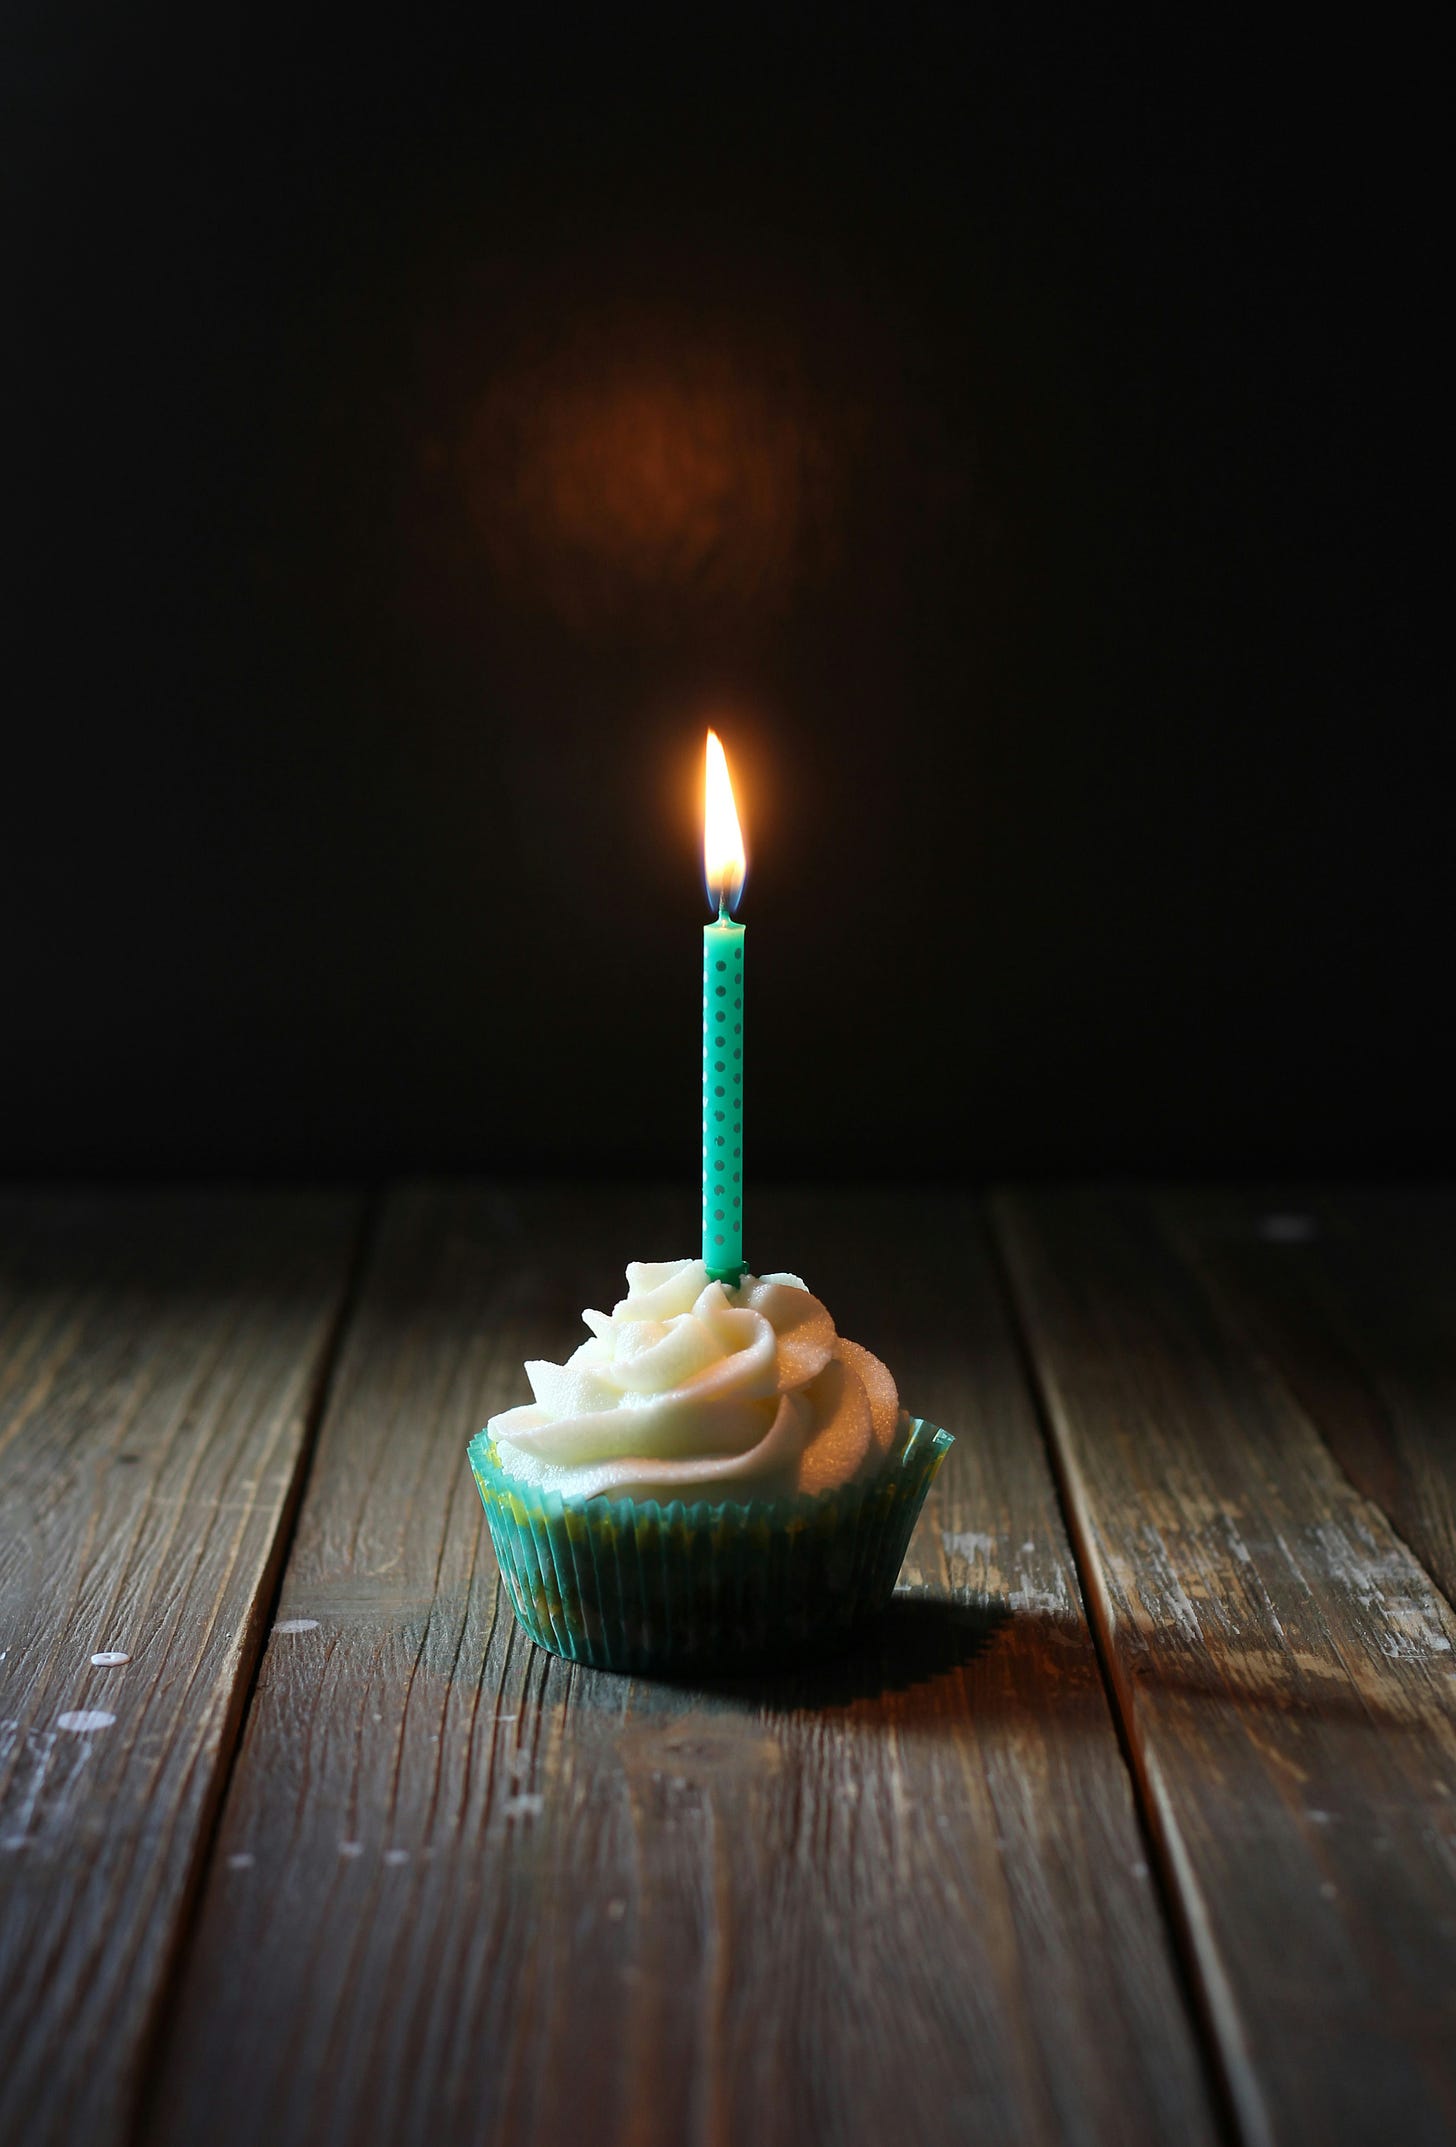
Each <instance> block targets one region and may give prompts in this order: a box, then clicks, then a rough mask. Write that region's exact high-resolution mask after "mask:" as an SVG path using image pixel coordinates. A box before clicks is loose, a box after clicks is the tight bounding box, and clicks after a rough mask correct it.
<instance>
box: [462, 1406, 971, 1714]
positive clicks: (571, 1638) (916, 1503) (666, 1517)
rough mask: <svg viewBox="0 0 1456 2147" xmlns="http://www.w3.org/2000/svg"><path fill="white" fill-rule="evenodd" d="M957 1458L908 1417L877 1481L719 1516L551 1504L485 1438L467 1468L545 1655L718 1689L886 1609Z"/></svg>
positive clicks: (946, 1442)
mask: <svg viewBox="0 0 1456 2147" xmlns="http://www.w3.org/2000/svg"><path fill="white" fill-rule="evenodd" d="M953 1444H954V1441H953V1440H952V1438H951V1435H950V1433H949V1432H947V1431H941V1430H938V1429H937V1427H936V1426H935V1425H934V1424H927V1423H926V1422H925V1421H924V1419H923V1418H921V1417H912V1416H908V1415H906V1414H905V1413H904V1412H903V1411H902V1413H901V1417H900V1436H899V1438H898V1439H897V1442H896V1445H895V1449H894V1452H893V1454H892V1455H891V1457H890V1458H889V1459H888V1460H887V1461H886V1463H885V1466H884V1467H883V1468H882V1469H881V1470H880V1471H879V1473H878V1474H877V1475H875V1476H872V1477H870V1478H869V1479H868V1480H867V1481H866V1482H864V1483H851V1484H844V1485H841V1486H840V1488H839V1489H838V1490H836V1491H826V1492H822V1493H820V1494H818V1495H817V1496H816V1495H812V1494H809V1493H804V1492H801V1493H798V1494H797V1495H795V1496H794V1497H791V1498H773V1499H764V1498H759V1499H749V1500H747V1501H739V1500H736V1499H730V1500H727V1501H725V1502H724V1503H722V1504H719V1505H711V1504H709V1502H708V1501H707V1500H706V1499H700V1500H697V1501H695V1502H694V1503H693V1504H692V1505H686V1504H684V1502H683V1501H682V1500H681V1499H673V1500H672V1501H671V1502H670V1503H669V1504H667V1505H663V1504H661V1503H660V1502H659V1501H658V1500H657V1499H655V1498H651V1499H630V1498H622V1499H611V1498H606V1497H598V1498H589V1499H573V1498H568V1497H565V1496H563V1494H562V1493H561V1492H560V1491H541V1490H538V1489H537V1488H536V1487H535V1486H533V1485H526V1484H521V1483H517V1482H515V1481H514V1480H513V1479H512V1478H511V1477H510V1476H509V1475H507V1473H506V1472H505V1471H504V1470H503V1469H502V1468H501V1466H500V1464H499V1460H498V1458H497V1455H496V1451H495V1448H494V1446H493V1445H492V1444H491V1441H490V1438H489V1436H488V1434H487V1433H485V1432H483V1431H482V1432H477V1434H476V1436H475V1437H474V1438H473V1439H472V1440H471V1442H470V1466H471V1469H472V1471H473V1472H474V1475H475V1481H476V1483H477V1485H478V1486H479V1489H480V1496H481V1500H482V1502H483V1504H484V1506H485V1518H486V1520H487V1522H488V1523H489V1526H490V1534H491V1541H492V1542H493V1543H494V1545H495V1554H496V1559H497V1561H498V1563H499V1565H500V1570H501V1577H502V1579H503V1580H504V1581H505V1584H506V1589H507V1592H508V1593H509V1595H510V1599H511V1605H512V1608H513V1609H514V1611H515V1613H516V1617H517V1619H518V1620H519V1622H520V1624H521V1626H522V1628H523V1629H524V1630H525V1631H526V1632H527V1633H529V1635H530V1637H531V1638H532V1639H533V1640H534V1641H536V1642H537V1643H538V1645H539V1646H541V1647H543V1648H550V1650H551V1651H552V1653H553V1654H556V1655H564V1656H566V1657H567V1658H568V1660H570V1661H572V1662H586V1663H592V1664H594V1665H595V1666H596V1667H597V1668H598V1669H603V1670H627V1671H635V1672H638V1673H642V1672H649V1673H652V1672H655V1673H659V1674H660V1673H663V1672H689V1673H692V1672H696V1673H699V1674H708V1675H711V1674H721V1673H723V1672H725V1671H728V1670H736V1669H745V1668H749V1667H753V1666H758V1665H763V1664H768V1663H772V1662H782V1661H785V1660H790V1659H794V1658H797V1657H803V1656H807V1655H813V1654H818V1653H825V1652H828V1651H829V1650H831V1649H833V1648H834V1647H836V1646H839V1645H842V1644H843V1643H844V1642H845V1641H846V1640H848V1639H849V1638H850V1637H851V1636H852V1634H853V1632H854V1630H855V1628H856V1627H857V1626H859V1625H861V1624H862V1623H863V1622H864V1621H865V1620H866V1619H868V1618H871V1617H873V1616H874V1615H875V1614H876V1612H878V1611H880V1610H883V1608H884V1607H885V1605H886V1603H888V1601H889V1599H890V1596H891V1594H892V1593H893V1591H894V1586H895V1580H896V1577H897V1575H898V1574H899V1571H900V1567H901V1564H902V1562H903V1560H904V1557H905V1551H906V1547H907V1545H908V1544H909V1541H910V1533H911V1530H912V1529H913V1528H914V1526H915V1523H916V1520H917V1519H918V1517H919V1513H920V1508H921V1506H922V1505H923V1504H924V1502H925V1494H926V1492H927V1491H928V1490H929V1489H930V1485H931V1481H932V1479H933V1478H934V1475H935V1472H936V1470H937V1469H938V1468H939V1467H940V1464H941V1462H942V1461H943V1460H944V1459H945V1457H946V1454H947V1453H948V1452H949V1451H950V1448H951V1446H952V1445H953Z"/></svg>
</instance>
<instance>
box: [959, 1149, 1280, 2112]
mask: <svg viewBox="0 0 1456 2147" xmlns="http://www.w3.org/2000/svg"><path fill="white" fill-rule="evenodd" d="M1009 1197H1011V1195H1010V1192H1009V1189H1007V1191H1005V1192H1000V1191H998V1192H997V1193H995V1194H993V1196H992V1198H991V1199H990V1200H989V1201H988V1203H987V1205H986V1211H985V1235H986V1241H987V1245H988V1247H989V1251H990V1267H991V1271H992V1273H993V1274H994V1276H995V1278H996V1286H997V1289H998V1290H999V1292H1000V1295H1001V1303H1002V1307H1003V1310H1004V1312H1005V1316H1006V1325H1007V1329H1008V1332H1009V1333H1010V1336H1011V1341H1012V1346H1013V1348H1014V1349H1015V1352H1016V1355H1017V1359H1018V1361H1019V1363H1020V1366H1021V1372H1022V1377H1023V1379H1024V1380H1025V1383H1026V1391H1027V1395H1028V1398H1029V1400H1030V1404H1031V1408H1032V1410H1033V1412H1034V1414H1035V1417H1036V1422H1037V1429H1038V1430H1039V1432H1040V1433H1041V1442H1042V1450H1043V1452H1044V1453H1045V1455H1046V1459H1047V1467H1048V1468H1049V1470H1050V1471H1051V1478H1052V1483H1053V1486H1054V1487H1055V1490H1056V1495H1057V1504H1058V1506H1059V1508H1060V1509H1061V1516H1062V1525H1063V1526H1064V1527H1065V1529H1066V1531H1067V1541H1068V1544H1069V1545H1070V1547H1071V1552H1072V1563H1073V1566H1074V1568H1075V1570H1076V1575H1077V1585H1078V1587H1079V1589H1080V1590H1081V1596H1082V1607H1083V1610H1084V1611H1085V1613H1086V1618H1087V1624H1088V1628H1089V1630H1090V1631H1091V1634H1092V1646H1093V1651H1094V1653H1095V1655H1096V1658H1097V1667H1098V1670H1099V1671H1100V1673H1101V1676H1102V1684H1103V1688H1104V1690H1105V1691H1106V1694H1107V1709H1108V1713H1109V1714H1110V1715H1111V1717H1112V1723H1113V1728H1114V1729H1115V1730H1116V1732H1117V1743H1118V1749H1119V1751H1120V1752H1121V1753H1122V1758H1123V1764H1124V1766H1125V1767H1126V1768H1127V1772H1128V1779H1129V1781H1130V1782H1131V1784H1132V1796H1133V1808H1134V1810H1135V1811H1136V1813H1137V1820H1138V1827H1139V1830H1140V1832H1141V1834H1142V1837H1143V1842H1144V1844H1145V1846H1146V1848H1147V1852H1148V1863H1149V1866H1150V1868H1151V1870H1152V1873H1153V1876H1154V1878H1155V1879H1156V1881H1157V1888H1158V1899H1159V1902H1160V1903H1161V1905H1162V1909H1163V1916H1164V1919H1165V1921H1166V1923H1167V1925H1168V1930H1169V1935H1170V1938H1171V1942H1172V1953H1173V1958H1174V1960H1175V1962H1176V1963H1177V1967H1178V1977H1179V1983H1180V1986H1181V1989H1182V1994H1183V2000H1184V2003H1185V2005H1186V2007H1187V2009H1188V2015H1189V2018H1190V2020H1191V2021H1192V2022H1193V2026H1194V2030H1195V2033H1196V2036H1197V2041H1198V2051H1199V2056H1200V2057H1201V2058H1202V2060H1203V2067H1204V2072H1205V2075H1206V2077H1207V2081H1208V2087H1209V2093H1210V2099H1211V2101H1212V2104H1213V2110H1214V2115H1215V2117H1216V2119H1217V2122H1218V2126H1219V2130H1220V2131H1221V2132H1222V2134H1223V2135H1224V2137H1225V2139H1227V2140H1228V2141H1230V2142H1240V2141H1243V2140H1244V2138H1245V2133H1244V2127H1243V2125H1242V2123H1241V2122H1240V2118H1239V2111H1238V2104H1237V2101H1236V2099H1235V2095H1234V2087H1233V2082H1232V2080H1231V2079H1230V2077H1229V2073H1228V2069H1227V2067H1226V2065H1225V2062H1224V2045H1223V2041H1222V2035H1221V2030H1220V2021H1221V2018H1222V2014H1221V2009H1220V2007H1219V2006H1218V2005H1217V2004H1216V2003H1215V2001H1214V1999H1213V1997H1212V1995H1211V1994H1210V1992H1209V1991H1208V1990H1207V1988H1206V1986H1205V1983H1204V1978H1203V1974H1202V1970H1201V1967H1200V1963H1199V1958H1198V1952H1197V1947H1196V1944H1195V1941H1194V1934H1193V1929H1192V1926H1191V1924H1190V1922H1189V1918H1188V1914H1187V1911H1186V1907H1185V1891H1184V1889H1185V1884H1186V1877H1187V1875H1186V1873H1184V1872H1182V1871H1181V1870H1180V1867H1179V1860H1178V1857H1177V1854H1176V1852H1175V1849H1174V1846H1173V1844H1172V1843H1171V1842H1170V1841H1169V1839H1168V1837H1167V1835H1166V1833H1165V1831H1164V1828H1163V1825H1162V1821H1161V1818H1160V1816H1159V1812H1158V1803H1157V1798H1156V1797H1155V1796H1154V1795H1153V1791H1152V1784H1151V1782H1150V1781H1149V1779H1148V1774H1147V1770H1146V1766H1145V1764H1144V1757H1143V1754H1142V1753H1141V1752H1140V1751H1139V1749H1138V1744H1137V1739H1136V1738H1135V1736H1134V1735H1133V1732H1132V1705H1131V1696H1130V1694H1128V1693H1127V1692H1126V1691H1125V1690H1124V1687H1123V1682H1122V1677H1121V1673H1120V1672H1119V1670H1118V1667H1117V1657H1116V1652H1115V1650H1114V1649H1113V1647H1112V1645H1111V1624H1112V1621H1111V1606H1110V1604H1109V1602H1108V1600H1107V1594H1106V1590H1105V1588H1104V1586H1103V1582H1102V1576H1101V1573H1100V1571H1099V1570H1098V1565H1097V1560H1096V1558H1095V1557H1094V1556H1093V1554H1092V1544H1091V1531H1090V1525H1089V1519H1088V1515H1087V1512H1086V1509H1085V1505H1084V1502H1083V1501H1082V1499H1081V1498H1080V1497H1079V1495H1078V1493H1077V1490H1076V1487H1075V1485H1074V1484H1073V1483H1072V1482H1071V1480H1070V1478H1069V1476H1068V1472H1067V1468H1066V1465H1065V1457H1064V1455H1063V1453H1062V1449H1061V1446H1060V1443H1059V1442H1058V1439H1057V1436H1056V1431H1055V1428H1054V1426H1053V1424H1052V1417H1051V1411H1050V1408H1049V1406H1048V1401H1047V1393H1046V1388H1045V1386H1044V1384H1043V1382H1042V1376H1041V1369H1040V1366H1039V1365H1038V1363H1037V1359H1036V1352H1035V1350H1034V1349H1033V1347H1032V1341H1031V1335H1030V1332H1029V1330H1028V1327H1027V1323H1026V1319H1025V1317H1024V1315H1023V1311H1022V1304H1021V1298H1020V1295H1019V1293H1018V1291H1017V1288H1016V1283H1015V1278H1014V1277H1013V1275H1012V1273H1011V1269H1010V1264H1009V1262H1008V1260H1007V1257H1006V1247H1005V1245H1004V1243H1003V1241H1002V1232H1001V1220H1000V1203H1001V1201H1002V1200H1003V1199H1004V1198H1009ZM1226 2003H1227V2000H1226V1999H1225V2004H1226ZM1250 2147H1253V2143H1250ZM1258 2147H1265V2143H1263V2142H1260V2143H1258Z"/></svg>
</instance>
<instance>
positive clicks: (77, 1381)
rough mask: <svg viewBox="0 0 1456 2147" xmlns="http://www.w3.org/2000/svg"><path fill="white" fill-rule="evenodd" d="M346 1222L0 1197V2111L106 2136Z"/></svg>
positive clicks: (248, 1641)
mask: <svg viewBox="0 0 1456 2147" xmlns="http://www.w3.org/2000/svg"><path fill="white" fill-rule="evenodd" d="M356 1225H357V1209H356V1207H355V1205H354V1204H353V1203H351V1202H349V1201H346V1200H342V1199H336V1198H323V1197H317V1198H315V1197H299V1198H286V1199H285V1198H270V1197H268V1196H266V1195H261V1194H226V1195H212V1194H209V1195H203V1194H170V1195H167V1194H162V1195H155V1196H110V1197H98V1198H95V1199H88V1198H82V1197H74V1196H72V1197H63V1198H44V1197H17V1198H10V1199H6V1200H4V1201H3V1202H0V2023H3V2026H0V2038H3V2048H4V2059H3V2062H0V2138H4V2139H6V2140H15V2141H21V2140H23V2141H25V2142H26V2147H42V2143H45V2142H49V2141H58V2142H61V2141H64V2142H68V2143H69V2142H74V2141H76V2140H86V2141H87V2142H88V2143H90V2147H107V2143H109V2142H112V2141H118V2140H120V2139H122V2138H123V2137H125V2135H126V2129H127V2120H128V2115H129V2110H130V2106H131V2103H132V2100H133V2098H134V2093H135V2086H136V2079H137V2074H138V2070H139V2060H140V2057H141V2054H142V2045H143V2041H144V2038H145V2035H146V2033H147V2031H148V2027H149V2024H150V2022H151V2019H152V2015H153V2013H154V2010H155V2008H156V2005H157V2001H158V1994H159V1991H160V1990H161V1988H162V1986H163V1982H164V1978H165V1975H166V1972H167V1969H168V1967H169V1964H170V1961H171V1959H172V1957H173V1953H174V1950H175V1945H176V1941H177V1938H178V1935H179V1928H180V1922H181V1919H182V1917H183V1916H184V1914H185V1911H186V1908H187V1906H188V1901H189V1890H190V1888H191V1887H192V1884H193V1882H194V1878H195V1873H196V1869H197V1866H198V1863H199V1858H200V1855H201V1853H202V1851H203V1849H204V1848H205V1844H206V1840H207V1836H208V1833H209V1830H210V1827H211V1824H212V1821H213V1819H214V1817H215V1814H216V1809H217V1801H218V1796H219V1793H220V1790H221V1786H222V1779H223V1775H224V1772H225V1768H226V1764H227V1761H228V1759H229V1757H230V1753H231V1750H232V1748H233V1745H234V1743H235V1740H236V1734H237V1729H238V1724H239V1718H240V1715H241V1708H242V1701H243V1698H244V1695H245V1693H246V1689H247V1685H248V1681H249V1678H250V1676H251V1673H252V1668H253V1664H254V1661H255V1659H256V1653H257V1648H258V1645H259V1642H260V1638H261V1634H260V1613H259V1606H260V1602H261V1601H262V1599H263V1598H265V1597H266V1596H267V1594H268V1592H269V1589H270V1585H271V1583H272V1582H273V1581H274V1580H275V1579H276V1564H277V1561H276V1554H277V1552H278V1550H279V1547H280V1531H281V1529H282V1527H283V1525H284V1522H285V1519H286V1517H287V1516H288V1514H289V1511H290V1502H291V1500H292V1499H293V1497H294V1493H295V1488H296V1485H297V1482H298V1477H299V1469H300V1462H301V1459H302V1457H303V1454H304V1449H305V1438H306V1427H307V1424H308V1420H309V1414H310V1410H311V1408H312V1407H313V1405H314V1402H315V1398H316V1397H317V1395H318V1391H319V1384H320V1377H321V1373H322V1370H323V1367H324V1364H325V1361H326V1355H327V1351H328V1347H329V1344H330V1338H331V1335H332V1333H333V1329H334V1326H335V1322H336V1320H337V1317H338V1313H339V1308H340V1305H341V1303H342V1299H343V1291H344V1285H345V1279H346V1272H347V1269H348V1265H349V1258H350V1252H351V1246H352V1243H353V1240H354V1236H355V1232H356ZM102 1656H113V1657H118V1658H120V1659H119V1660H114V1661H111V1662H107V1663H102V1662H98V1658H99V1657H102Z"/></svg>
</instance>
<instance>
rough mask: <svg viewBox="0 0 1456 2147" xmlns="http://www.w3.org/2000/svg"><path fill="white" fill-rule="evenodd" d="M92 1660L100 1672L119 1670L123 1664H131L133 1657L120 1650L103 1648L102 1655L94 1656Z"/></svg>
mask: <svg viewBox="0 0 1456 2147" xmlns="http://www.w3.org/2000/svg"><path fill="white" fill-rule="evenodd" d="M91 1660H92V1662H93V1663H94V1664H95V1666H96V1668H97V1669H98V1670H115V1669H119V1668H120V1666H121V1664H122V1663H124V1662H130V1661H131V1657H130V1655H127V1654H125V1653H124V1652H123V1651H122V1649H120V1648H103V1649H102V1651H101V1653H100V1654H99V1655H93V1656H92V1657H91Z"/></svg>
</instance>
